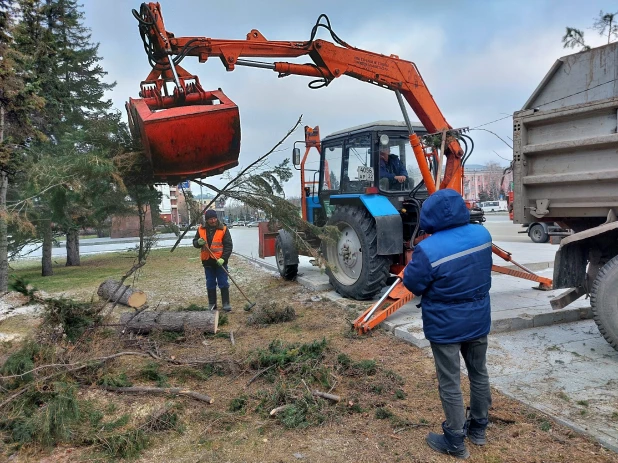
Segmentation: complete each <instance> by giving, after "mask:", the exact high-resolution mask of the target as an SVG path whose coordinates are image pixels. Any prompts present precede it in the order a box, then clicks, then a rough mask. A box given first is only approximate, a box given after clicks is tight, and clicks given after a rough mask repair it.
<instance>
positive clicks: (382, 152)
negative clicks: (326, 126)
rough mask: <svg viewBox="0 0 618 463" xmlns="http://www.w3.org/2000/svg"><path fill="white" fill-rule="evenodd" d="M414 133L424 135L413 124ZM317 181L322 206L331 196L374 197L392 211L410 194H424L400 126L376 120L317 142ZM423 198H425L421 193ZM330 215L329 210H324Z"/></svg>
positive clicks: (422, 128) (417, 125)
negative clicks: (384, 200) (384, 199)
mask: <svg viewBox="0 0 618 463" xmlns="http://www.w3.org/2000/svg"><path fill="white" fill-rule="evenodd" d="M414 130H415V132H416V133H417V134H418V135H424V134H425V133H426V130H425V128H424V127H423V126H422V125H421V124H420V122H417V123H415V124H414ZM321 145H322V146H321V148H322V149H321V159H320V183H319V191H318V195H319V198H320V203H322V206H325V205H327V206H328V205H330V199H331V197H334V198H338V199H345V198H346V197H348V198H350V197H352V196H354V195H362V194H369V193H374V194H375V193H379V194H380V195H383V196H386V197H388V199H389V201H390V202H391V203H392V204H393V206H395V208H396V209H397V210H401V208H402V203H403V201H404V199H406V198H407V197H409V195H410V193H412V192H413V191H414V190H415V187H416V190H417V192H420V191H419V190H424V186H423V185H422V184H421V175H420V171H419V169H418V168H417V167H416V166H415V165H416V161H415V159H414V154H413V153H412V148H411V146H410V140H409V135H408V128H407V126H406V124H405V123H404V122H399V121H378V122H372V123H369V124H364V125H360V126H357V127H352V128H350V129H345V130H341V131H339V132H335V133H333V134H330V135H328V136H326V137H324V138H323V139H322V141H321ZM425 195H426V194H425ZM325 210H326V215H327V216H329V215H330V214H329V212H330V211H329V208H328V207H325Z"/></svg>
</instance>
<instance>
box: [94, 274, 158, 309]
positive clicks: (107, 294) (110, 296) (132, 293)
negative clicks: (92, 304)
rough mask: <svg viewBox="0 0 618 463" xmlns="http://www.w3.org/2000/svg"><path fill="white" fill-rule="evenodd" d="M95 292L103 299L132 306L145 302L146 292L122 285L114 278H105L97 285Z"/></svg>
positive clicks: (135, 306)
mask: <svg viewBox="0 0 618 463" xmlns="http://www.w3.org/2000/svg"><path fill="white" fill-rule="evenodd" d="M97 294H98V295H99V296H100V297H102V298H103V299H105V300H109V301H113V302H118V303H119V304H123V305H128V306H129V307H134V308H137V307H141V306H143V305H144V304H145V303H146V294H145V293H144V292H143V291H140V290H138V289H133V288H130V287H128V286H125V285H122V284H120V282H119V281H116V280H105V281H104V282H103V283H101V284H100V285H99V289H98V290H97Z"/></svg>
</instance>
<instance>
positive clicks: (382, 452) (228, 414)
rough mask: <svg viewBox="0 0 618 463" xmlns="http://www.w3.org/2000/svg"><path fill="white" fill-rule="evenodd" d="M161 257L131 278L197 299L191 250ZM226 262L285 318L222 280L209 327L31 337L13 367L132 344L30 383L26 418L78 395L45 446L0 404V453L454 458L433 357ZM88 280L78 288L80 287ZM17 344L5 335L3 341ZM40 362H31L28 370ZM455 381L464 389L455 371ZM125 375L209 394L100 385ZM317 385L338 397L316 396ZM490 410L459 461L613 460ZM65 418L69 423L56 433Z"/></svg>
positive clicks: (183, 301)
mask: <svg viewBox="0 0 618 463" xmlns="http://www.w3.org/2000/svg"><path fill="white" fill-rule="evenodd" d="M155 257H156V256H155ZM163 257H165V259H164V260H156V259H153V261H152V262H149V264H148V265H147V266H146V267H145V271H144V272H142V274H140V276H139V280H138V285H137V286H138V287H139V288H140V289H143V290H145V291H146V292H147V293H148V295H149V297H150V298H151V299H150V300H151V301H157V304H158V301H161V303H160V304H158V308H159V310H163V309H165V310H176V309H180V308H186V307H188V306H189V305H191V304H195V306H198V307H204V306H205V305H206V289H205V284H204V277H203V273H202V269H201V266H200V264H199V262H193V261H189V258H190V257H195V256H194V254H192V253H190V252H188V251H187V252H184V254H178V255H176V253H173V254H171V255H170V254H169V253H167V254H165V255H163ZM157 259H158V257H157ZM151 267H152V268H151ZM230 269H231V270H232V272H233V273H232V275H233V277H234V278H235V280H236V281H237V282H238V283H239V284H242V289H243V291H244V292H245V293H246V294H247V296H249V298H250V299H251V300H253V301H255V302H256V309H258V310H263V309H264V308H268V307H272V306H273V305H275V306H276V307H278V308H286V307H289V308H291V309H293V311H294V313H295V315H296V318H294V319H292V320H288V321H283V322H281V323H276V324H261V326H260V327H259V328H258V327H256V326H253V325H248V321H249V319H250V317H251V316H252V315H253V314H252V313H249V312H245V311H243V310H242V307H243V306H244V303H245V300H244V298H243V297H242V296H241V295H240V293H238V291H237V290H236V289H235V288H234V287H232V288H231V295H232V305H233V307H234V311H233V312H232V313H231V314H229V315H228V316H227V323H226V324H224V325H223V326H221V328H220V332H219V333H217V334H216V335H208V334H204V333H193V334H191V335H190V336H189V335H177V334H174V335H170V334H167V333H163V332H160V333H153V334H151V335H150V336H124V335H121V334H120V333H119V331H118V328H117V327H115V326H102V327H100V328H98V329H96V330H94V331H92V332H91V333H90V334H89V335H88V336H87V337H85V338H84V339H81V340H80V342H79V343H78V344H77V345H75V344H72V343H69V342H68V341H65V342H64V343H60V344H57V345H53V346H52V347H53V348H54V349H53V352H52V354H49V353H48V352H47V351H46V350H44V351H41V352H38V351H37V352H36V353H33V352H34V351H36V349H34V350H33V349H31V350H30V352H26V354H28V355H26V357H27V358H26V360H25V361H23V362H21V363H20V362H13V363H12V365H17V367H15V368H13V369H12V370H11V371H25V370H27V369H28V368H31V367H32V366H34V367H36V366H41V365H44V364H49V363H50V362H52V361H54V362H58V361H59V360H61V361H62V362H66V363H78V362H84V361H86V360H87V359H92V358H95V357H105V356H107V355H111V354H114V353H117V352H119V351H131V352H136V353H140V354H143V355H139V356H138V355H130V356H123V357H118V358H115V359H113V360H111V361H109V362H103V363H102V364H100V365H96V366H95V365H91V366H90V367H89V368H84V369H83V370H80V371H76V372H70V373H66V374H63V375H59V376H58V378H57V380H58V381H56V383H62V384H57V385H55V384H53V383H46V384H47V386H45V387H41V386H38V387H37V388H34V389H33V392H34V393H35V396H34V398H35V399H36V400H35V401H34V402H31V405H32V406H31V405H28V404H26V405H28V407H30V408H27V409H28V410H29V413H30V416H31V417H32V416H34V417H37V416H40V415H41V414H43V413H47V412H46V411H45V410H49V409H50V404H51V403H52V399H53V398H59V397H61V396H62V397H64V399H62V400H64V402H62V404H63V405H62V404H61V405H62V407H61V408H62V409H65V408H66V409H67V410H68V411H70V410H71V409H72V407H75V406H76V407H77V409H78V411H79V413H78V416H75V415H71V414H70V413H69V414H68V415H69V416H68V418H67V421H65V422H64V425H63V426H64V428H62V427H61V429H59V430H58V429H56V430H54V429H53V428H49V427H48V430H50V433H49V435H50V436H52V438H53V441H54V442H55V443H54V445H55V446H54V445H52V446H50V445H49V442H50V441H49V439H48V440H47V441H43V440H40V439H39V440H37V439H38V438H35V439H31V440H30V441H24V442H21V443H20V444H19V445H17V443H16V441H15V437H14V436H13V434H12V433H13V431H12V429H13V428H11V427H10V426H9V425H10V423H9V422H10V420H15V419H17V418H19V417H20V415H19V413H18V410H19V408H18V407H16V408H12V409H11V410H10V413H9V410H8V409H7V408H5V409H1V410H0V413H3V418H2V423H3V424H2V425H1V426H0V427H1V429H2V431H1V432H2V438H3V442H4V448H3V449H2V452H3V453H2V455H3V458H7V459H8V457H9V456H11V455H12V458H13V460H12V461H14V462H31V461H32V462H34V461H37V462H41V461H44V462H45V461H49V462H51V461H62V462H69V461H71V462H72V461H75V462H77V461H101V462H103V461H123V459H124V460H128V459H132V460H133V461H138V462H144V463H145V462H170V461H174V462H273V463H275V462H277V463H278V462H282V461H285V462H288V461H329V462H376V461H389V462H397V461H402V462H404V461H405V462H450V461H452V460H451V459H450V458H449V457H443V456H441V455H438V454H436V453H435V452H433V451H432V450H431V449H429V448H428V447H427V446H426V444H425V442H424V438H425V436H426V434H427V432H429V431H430V430H432V431H438V430H439V429H440V423H441V422H442V420H443V414H442V409H441V405H440V401H439V398H438V391H437V381H436V378H435V370H434V366H433V362H432V360H431V359H430V358H428V357H427V356H426V355H425V354H424V353H423V352H422V351H420V350H419V349H417V348H415V347H413V346H410V345H408V344H406V343H404V342H402V341H399V340H398V339H395V338H394V337H392V336H391V335H389V334H387V333H384V332H382V331H381V330H377V331H376V332H374V333H372V334H371V335H368V336H364V337H359V336H355V335H354V334H353V333H351V331H350V327H349V319H350V318H353V316H354V315H355V314H356V311H357V310H361V309H362V308H363V307H364V304H361V303H354V304H355V307H354V308H353V310H352V311H351V312H350V313H347V314H346V313H345V311H344V309H342V308H341V307H340V306H339V305H337V304H335V303H332V302H329V301H327V300H319V301H315V302H312V300H311V296H312V293H310V292H308V291H307V290H305V289H304V288H302V287H301V286H300V285H298V284H295V283H289V282H285V281H282V280H280V279H278V278H276V277H275V276H273V275H272V274H269V273H266V272H263V271H262V270H260V269H257V268H255V267H254V266H253V265H252V264H250V263H248V262H246V261H244V260H241V259H238V258H236V257H233V258H232V260H231V263H230ZM93 288H94V282H93ZM91 289H92V288H87V287H85V286H84V287H81V288H76V290H77V291H84V294H89V291H90V290H91ZM85 300H86V301H87V300H88V298H86V299H85ZM157 304H153V305H152V306H153V307H155V306H157ZM120 310H126V309H120V308H118V309H116V311H115V313H114V316H113V317H112V318H111V319H110V320H111V322H113V320H115V319H116V317H117V312H119V311H120ZM254 310H255V309H254ZM111 325H113V323H111ZM232 335H233V336H232ZM232 337H233V339H234V343H232ZM23 346H24V345H18V344H16V343H14V344H13V345H12V346H10V347H9V346H6V345H5V346H4V349H5V354H9V353H13V354H14V353H15V352H17V349H18V348H20V347H23ZM49 355H51V356H52V357H49ZM5 359H6V355H5ZM28 359H29V360H28ZM22 360H24V359H22ZM26 364H27V365H26ZM4 365H6V362H5V363H4ZM20 369H21V370H20ZM52 371H57V370H56V369H54V370H52ZM50 373H51V371H48V370H46V371H41V372H37V373H35V374H34V375H33V378H32V379H31V380H30V381H36V380H37V379H40V378H41V377H43V376H45V375H49V374H50ZM3 374H5V375H6V374H7V373H3ZM24 381H25V380H24ZM24 384H26V383H23V382H22V383H20V385H15V387H13V386H11V387H12V388H11V387H9V384H8V382H7V381H3V382H2V386H3V387H4V388H5V389H4V390H3V391H2V392H0V402H2V401H4V400H6V399H7V398H8V397H9V396H10V395H11V394H13V393H14V392H15V391H17V390H19V389H18V388H19V387H23V385H24ZM463 384H464V388H466V391H465V392H466V394H467V392H468V391H467V385H466V381H464V382H463ZM129 386H133V387H135V386H142V387H178V388H181V389H182V390H190V391H195V392H199V393H201V394H207V395H209V396H211V397H212V398H214V403H213V404H211V405H208V404H206V403H204V402H200V401H197V400H194V399H191V398H188V397H183V396H178V395H173V394H168V395H164V396H162V395H157V396H154V395H148V394H145V395H132V394H131V395H129V394H119V393H116V392H110V391H106V390H103V387H129ZM314 390H320V391H322V392H330V393H332V394H336V395H338V396H340V397H341V398H342V400H341V401H340V402H333V401H329V400H325V399H322V398H319V397H316V396H314V395H313V394H312V392H313V391H314ZM71 391H72V392H71ZM54 400H56V399H54ZM58 400H60V399H58ZM34 405H36V406H34ZM54 406H55V407H58V406H59V405H58V404H56V405H54ZM281 406H283V407H284V408H283V409H282V411H280V412H279V413H277V414H275V415H274V417H271V416H270V412H271V410H273V409H274V408H278V407H281ZM582 408H583V407H582ZM158 414H160V415H158ZM70 416H73V418H70ZM157 416H160V417H162V418H161V419H157V418H156V417H157ZM69 418H70V419H69ZM490 421H491V427H490V428H489V430H488V439H489V442H488V445H487V446H485V447H482V448H481V447H475V446H470V451H471V454H472V456H471V459H470V460H469V461H472V462H483V463H490V462H539V463H540V462H561V461H564V462H571V461H586V462H587V463H588V462H590V463H597V462H603V463H610V462H611V463H618V457H617V456H616V455H615V454H614V453H612V452H609V451H607V450H604V449H603V448H601V447H600V446H599V445H597V444H596V443H594V442H592V441H591V440H589V439H587V438H585V437H583V436H581V435H578V434H576V433H574V432H573V431H570V430H569V429H567V428H565V427H563V426H560V425H559V424H557V423H555V422H553V421H552V420H551V419H550V418H549V417H547V416H546V415H543V414H541V413H539V412H536V411H534V410H531V409H530V408H528V407H526V406H523V405H521V404H520V403H518V402H516V401H513V400H510V399H508V398H505V397H503V396H501V395H500V394H498V393H494V406H493V409H492V410H491V414H490ZM37 426H38V425H37ZM62 429H65V430H69V431H71V432H70V433H69V434H63V433H62ZM52 431H53V432H52ZM54 436H55V437H54ZM45 459H47V460H45Z"/></svg>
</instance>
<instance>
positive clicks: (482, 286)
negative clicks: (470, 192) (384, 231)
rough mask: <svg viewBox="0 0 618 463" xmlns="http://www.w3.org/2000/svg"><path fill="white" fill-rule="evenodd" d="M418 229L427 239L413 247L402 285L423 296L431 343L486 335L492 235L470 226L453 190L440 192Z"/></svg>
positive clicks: (424, 210)
mask: <svg viewBox="0 0 618 463" xmlns="http://www.w3.org/2000/svg"><path fill="white" fill-rule="evenodd" d="M420 227H421V229H422V230H425V232H426V233H430V234H431V236H430V237H429V238H427V239H425V240H423V241H421V242H420V243H419V244H418V245H417V246H416V247H415V248H414V253H413V255H412V260H411V261H410V262H409V263H408V265H407V266H406V268H405V270H404V276H403V284H404V285H405V287H406V288H408V290H410V291H411V292H412V293H414V294H416V295H418V296H422V299H421V307H422V314H423V331H424V332H425V337H426V338H427V339H428V340H429V341H431V342H434V343H436V344H452V343H459V342H465V341H471V340H474V339H478V338H481V337H483V336H486V335H487V334H488V333H489V328H490V325H491V306H490V301H489V288H490V287H491V263H492V259H491V235H490V234H489V232H488V231H487V230H486V229H485V227H483V226H482V225H476V224H471V223H470V213H469V212H468V209H467V208H466V204H465V203H464V200H463V199H462V197H461V195H460V194H459V193H457V192H456V191H455V190H449V189H445V190H439V191H437V192H435V193H434V194H433V195H431V196H430V197H429V198H428V199H427V200H426V201H425V202H424V203H423V207H422V209H421V225H420Z"/></svg>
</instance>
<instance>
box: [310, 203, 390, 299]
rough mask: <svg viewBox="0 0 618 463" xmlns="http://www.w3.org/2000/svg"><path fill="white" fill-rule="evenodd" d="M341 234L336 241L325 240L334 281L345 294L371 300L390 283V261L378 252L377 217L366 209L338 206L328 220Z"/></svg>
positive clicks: (335, 285)
mask: <svg viewBox="0 0 618 463" xmlns="http://www.w3.org/2000/svg"><path fill="white" fill-rule="evenodd" d="M328 225H333V226H336V227H337V228H338V229H339V231H340V232H341V235H340V236H339V238H338V239H337V241H336V242H329V241H327V240H323V241H322V252H323V253H324V256H325V257H326V260H327V261H328V264H327V267H326V274H327V275H328V278H329V280H330V284H331V285H332V286H333V287H334V288H335V290H336V291H337V292H338V293H339V294H341V295H342V296H344V297H348V298H351V299H357V300H364V299H371V298H372V297H373V296H375V295H376V294H377V293H378V292H380V290H381V289H382V288H383V287H384V285H385V284H386V279H387V278H388V276H389V268H390V260H389V259H388V257H386V256H380V255H378V238H377V233H376V225H375V220H374V219H373V217H372V216H371V215H370V214H369V212H368V211H367V210H366V209H365V208H360V207H352V206H341V207H337V209H336V210H335V212H334V213H333V215H332V216H331V217H330V219H329V220H328Z"/></svg>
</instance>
